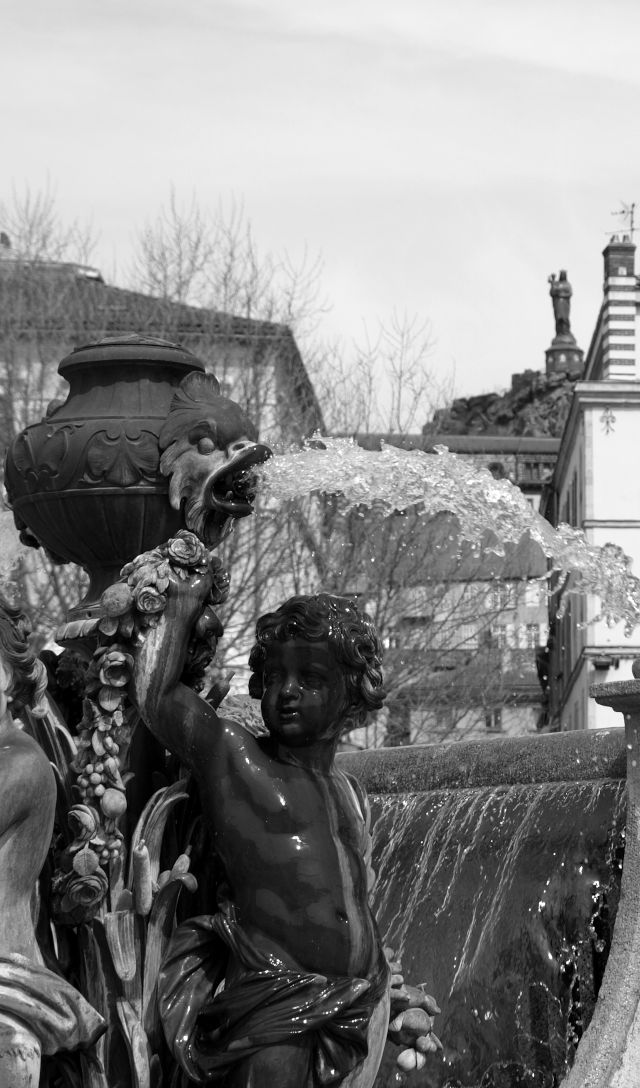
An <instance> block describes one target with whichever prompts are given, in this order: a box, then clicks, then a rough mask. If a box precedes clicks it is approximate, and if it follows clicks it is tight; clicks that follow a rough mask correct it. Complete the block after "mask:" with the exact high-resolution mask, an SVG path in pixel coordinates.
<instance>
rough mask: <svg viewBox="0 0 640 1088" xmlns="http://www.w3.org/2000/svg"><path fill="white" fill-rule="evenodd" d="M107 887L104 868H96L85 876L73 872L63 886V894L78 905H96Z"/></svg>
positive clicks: (89, 906) (102, 897) (100, 900)
mask: <svg viewBox="0 0 640 1088" xmlns="http://www.w3.org/2000/svg"><path fill="white" fill-rule="evenodd" d="M108 887H109V881H108V879H107V874H106V873H105V871H104V869H100V868H98V869H96V870H95V872H94V873H88V874H87V875H86V876H80V875H79V874H75V873H74V875H73V876H71V878H70V879H69V882H68V883H67V885H66V887H65V895H66V898H68V899H70V900H71V902H72V903H75V904H76V905H77V906H79V907H85V908H91V907H97V906H99V905H100V903H101V902H102V900H103V899H104V897H105V895H106V894H107V888H108Z"/></svg>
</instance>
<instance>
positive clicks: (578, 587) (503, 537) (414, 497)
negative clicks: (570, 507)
mask: <svg viewBox="0 0 640 1088" xmlns="http://www.w3.org/2000/svg"><path fill="white" fill-rule="evenodd" d="M259 475H260V479H261V491H262V495H263V499H264V500H265V504H264V508H266V509H267V510H268V509H269V508H270V507H271V508H272V509H273V508H275V509H278V508H279V507H280V506H281V505H282V504H283V503H287V502H298V501H300V500H301V499H304V498H308V496H309V495H310V494H311V493H313V492H323V493H325V494H327V495H340V496H341V501H342V502H343V504H344V509H345V510H346V511H348V510H350V509H353V508H355V507H359V506H364V507H366V508H369V509H371V510H373V511H375V512H376V513H388V514H392V513H393V512H394V511H403V510H407V509H408V508H413V509H417V510H418V511H419V513H420V515H421V516H422V517H424V518H425V519H427V518H429V517H433V516H434V515H438V514H442V513H448V514H453V515H454V516H455V519H456V522H457V526H458V541H459V542H461V543H466V544H468V545H470V546H471V549H472V550H475V551H476V552H477V553H478V554H481V553H483V554H490V553H494V554H496V555H498V556H503V555H504V554H505V547H506V546H508V545H510V544H518V542H519V541H520V540H521V538H522V537H523V536H524V535H525V534H526V535H528V536H529V537H530V539H531V540H532V541H534V542H535V544H537V545H538V546H539V548H540V550H541V552H542V554H543V555H544V556H546V557H547V558H548V560H549V574H553V573H557V574H559V575H564V586H563V588H564V589H565V590H568V591H570V592H579V593H595V594H596V595H597V596H598V597H599V598H600V600H601V602H602V616H603V618H605V619H606V620H607V621H608V622H609V623H616V622H618V621H620V620H622V621H623V622H624V625H625V631H626V633H629V632H630V631H632V630H633V628H634V627H635V626H636V625H637V623H638V622H639V621H640V581H639V580H638V579H637V578H636V577H634V576H633V575H632V574H631V572H630V565H631V560H630V559H629V557H628V556H627V555H625V553H624V552H623V551H622V549H621V548H619V547H617V546H616V545H614V544H607V545H605V546H604V547H602V548H598V547H594V546H592V545H590V544H589V543H588V542H587V540H586V538H585V536H584V533H583V532H582V531H581V530H579V529H575V528H572V527H571V526H569V525H560V526H559V527H558V528H557V529H553V528H552V527H551V525H549V523H548V522H546V521H545V520H544V519H543V518H542V517H540V515H539V514H537V513H536V512H535V511H534V510H533V508H532V506H531V505H530V503H528V502H527V500H526V498H525V496H524V495H523V494H522V492H521V491H520V490H519V489H518V488H517V487H515V486H514V485H513V484H511V483H510V482H509V481H508V480H496V479H494V478H493V477H492V476H491V474H490V473H489V472H488V471H487V470H486V469H483V468H478V467H476V466H475V465H474V464H473V463H472V462H470V461H465V460H464V459H462V458H460V457H458V456H456V455H455V454H452V453H450V452H449V451H448V450H447V449H446V448H445V447H436V453H435V454H431V453H424V452H423V451H421V450H409V451H407V450H404V449H399V448H397V447H395V446H390V445H384V444H383V446H382V448H381V450H380V451H370V450H364V449H361V448H360V447H359V446H358V445H357V444H356V443H355V442H354V441H353V440H350V439H340V438H326V437H320V436H317V437H316V438H315V439H312V440H311V441H309V442H307V443H305V445H304V446H303V447H302V448H299V449H295V450H288V451H286V452H284V453H281V454H278V455H277V456H275V457H273V458H272V459H271V461H269V462H267V464H266V465H264V466H263V467H262V468H261V469H260V470H259Z"/></svg>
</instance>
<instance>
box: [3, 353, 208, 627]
mask: <svg viewBox="0 0 640 1088" xmlns="http://www.w3.org/2000/svg"><path fill="white" fill-rule="evenodd" d="M58 371H59V373H60V374H62V376H63V377H64V378H66V380H67V381H68V382H69V393H68V396H67V399H66V401H64V402H60V401H55V402H53V403H52V405H50V408H49V411H48V413H47V416H46V417H45V419H43V420H42V421H41V422H40V423H36V424H34V425H32V426H30V427H27V428H26V430H25V431H23V432H22V434H20V435H19V436H18V437H17V438H16V439H15V441H14V443H13V445H12V447H11V448H10V450H9V453H8V456H7V465H6V479H5V482H6V489H7V494H8V497H9V501H10V503H11V506H12V508H13V511H14V517H15V520H16V524H17V526H18V528H19V529H20V530H21V531H22V532H23V537H24V539H25V540H26V541H27V542H28V543H31V544H35V545H41V546H42V547H44V548H45V549H46V550H47V552H48V553H49V554H50V555H52V556H53V557H54V559H56V560H57V561H61V562H73V563H78V564H80V565H81V566H83V567H84V568H85V569H86V570H88V572H89V574H90V576H91V585H90V588H89V592H88V595H87V598H86V600H85V602H83V605H82V608H81V611H83V612H86V611H87V610H89V611H90V606H91V604H92V603H93V602H95V601H96V600H97V599H98V598H99V596H100V594H101V592H102V590H103V589H104V588H105V587H106V586H107V585H109V584H110V583H111V582H112V581H113V580H114V579H115V578H116V577H117V576H118V573H119V571H120V568H121V567H122V566H123V565H124V563H126V562H128V561H129V560H130V559H132V558H133V556H134V555H137V554H139V553H140V552H141V551H145V550H147V549H149V548H152V547H153V546H154V545H155V544H157V543H159V542H160V541H162V540H166V539H167V537H169V536H171V535H172V534H174V533H175V532H176V531H177V530H178V529H180V528H181V526H182V524H183V523H182V516H181V512H180V510H175V509H173V508H172V507H171V505H170V503H169V480H168V479H167V477H166V476H165V475H163V474H162V472H161V471H160V450H159V447H158V436H159V434H160V430H161V428H162V426H163V424H164V422H165V420H166V418H167V415H168V412H169V408H170V405H171V401H172V398H173V395H174V392H175V391H176V389H177V387H178V386H179V384H180V382H181V380H182V379H183V378H184V377H185V376H186V375H187V374H190V373H193V372H196V373H202V372H203V371H204V366H203V364H202V363H201V362H200V360H199V359H197V358H196V357H195V356H194V355H192V354H191V353H190V352H188V351H186V350H184V349H183V348H179V347H177V346H175V345H174V344H169V343H166V342H165V341H161V340H154V339H150V338H145V337H141V336H132V337H126V338H121V339H108V340H102V341H100V343H98V344H90V345H88V346H86V347H81V348H78V349H76V350H75V351H73V352H72V353H71V354H70V355H68V356H67V357H66V358H65V359H63V360H62V362H61V363H60V366H59V367H58Z"/></svg>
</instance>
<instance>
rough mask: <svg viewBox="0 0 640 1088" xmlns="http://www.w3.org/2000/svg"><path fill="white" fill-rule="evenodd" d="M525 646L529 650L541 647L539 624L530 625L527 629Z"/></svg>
mask: <svg viewBox="0 0 640 1088" xmlns="http://www.w3.org/2000/svg"><path fill="white" fill-rule="evenodd" d="M524 637H525V646H526V648H527V650H535V649H536V647H537V646H539V645H540V627H539V624H537V623H528V624H527V626H526V628H525V634H524Z"/></svg>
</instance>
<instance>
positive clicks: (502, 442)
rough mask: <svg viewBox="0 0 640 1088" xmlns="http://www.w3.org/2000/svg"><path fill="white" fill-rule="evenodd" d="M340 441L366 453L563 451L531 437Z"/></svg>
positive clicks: (389, 436) (387, 436) (373, 435)
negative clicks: (440, 449) (388, 448)
mask: <svg viewBox="0 0 640 1088" xmlns="http://www.w3.org/2000/svg"><path fill="white" fill-rule="evenodd" d="M341 437H349V438H353V440H354V441H355V442H357V444H358V445H359V446H361V447H362V448H363V449H369V450H379V449H380V448H381V445H382V444H383V443H386V444H387V445H389V446H397V447H398V448H400V449H406V450H422V451H423V452H425V453H434V452H435V450H436V447H437V446H447V448H448V449H449V450H450V451H451V452H452V453H487V454H489V453H502V454H504V453H525V454H536V453H540V454H542V453H546V454H555V453H557V452H558V450H559V449H560V441H561V440H560V439H559V438H549V437H547V436H544V437H540V438H535V437H531V436H530V435H526V436H524V435H516V436H511V435H475V434H471V435H466V434H436V435H424V434H394V433H392V432H370V433H363V434H350V435H348V436H344V435H343V436H341Z"/></svg>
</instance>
